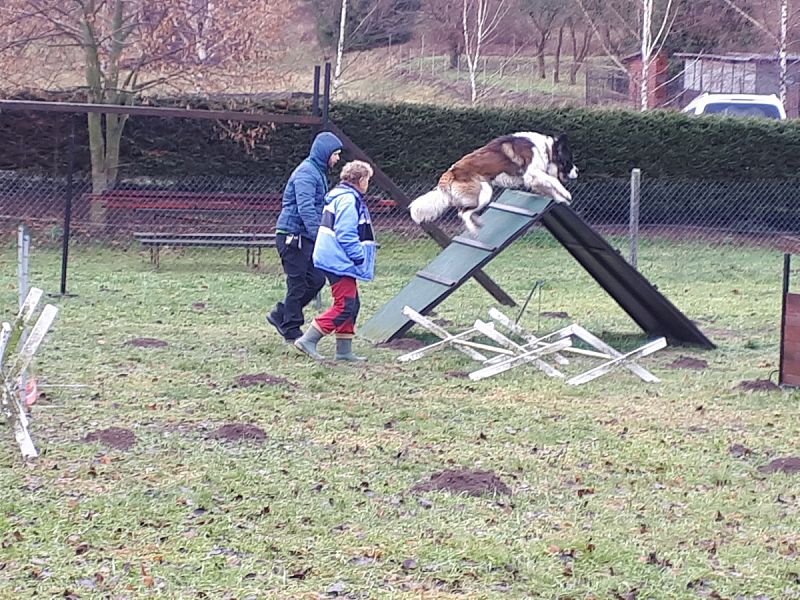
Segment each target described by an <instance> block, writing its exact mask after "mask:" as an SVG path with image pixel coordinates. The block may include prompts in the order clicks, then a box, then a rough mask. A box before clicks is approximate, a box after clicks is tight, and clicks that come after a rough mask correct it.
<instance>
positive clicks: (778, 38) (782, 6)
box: [722, 0, 790, 107]
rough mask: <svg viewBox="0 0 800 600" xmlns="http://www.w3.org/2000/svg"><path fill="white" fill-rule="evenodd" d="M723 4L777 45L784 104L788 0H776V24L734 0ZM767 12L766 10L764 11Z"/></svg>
mask: <svg viewBox="0 0 800 600" xmlns="http://www.w3.org/2000/svg"><path fill="white" fill-rule="evenodd" d="M722 2H723V3H724V4H725V6H727V7H729V8H732V9H733V10H734V11H735V12H736V13H737V14H739V15H740V16H741V17H743V18H744V19H745V20H746V21H747V22H749V23H751V24H752V25H754V26H755V27H756V29H758V30H759V31H761V32H762V33H764V34H765V35H766V37H767V39H768V40H770V42H771V43H772V44H774V45H775V46H776V47H777V50H778V95H779V97H780V99H781V103H783V105H784V107H785V106H786V95H787V94H786V92H787V88H788V64H787V63H788V61H787V48H788V32H789V18H790V15H789V0H778V11H777V12H778V18H777V23H776V26H771V25H770V24H769V16H770V15H769V14H764V15H763V16H762V17H761V18H760V19H759V18H757V17H756V15H755V14H754V13H753V12H751V11H747V10H745V9H744V8H743V7H742V6H741V5H740V4H738V3H736V2H734V0H722ZM764 12H765V13H768V11H764Z"/></svg>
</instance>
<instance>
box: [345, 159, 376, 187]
mask: <svg viewBox="0 0 800 600" xmlns="http://www.w3.org/2000/svg"><path fill="white" fill-rule="evenodd" d="M372 174H373V170H372V167H371V166H370V165H369V163H366V162H364V161H363V160H351V161H350V162H349V163H347V164H346V165H345V166H343V167H342V174H341V175H340V176H339V178H340V179H341V180H342V181H344V182H346V183H352V184H357V183H358V182H359V181H361V180H362V179H364V177H367V178H371V177H372Z"/></svg>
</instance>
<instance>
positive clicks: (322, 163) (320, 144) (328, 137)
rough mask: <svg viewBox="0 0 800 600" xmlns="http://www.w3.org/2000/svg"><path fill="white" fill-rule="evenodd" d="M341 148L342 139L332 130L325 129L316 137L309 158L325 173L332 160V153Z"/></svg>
mask: <svg viewBox="0 0 800 600" xmlns="http://www.w3.org/2000/svg"><path fill="white" fill-rule="evenodd" d="M341 149H342V141H341V140H340V139H339V138H338V137H336V136H335V135H333V134H332V133H331V132H330V131H323V132H322V133H320V134H317V137H315V138H314V143H313V144H311V152H309V153H308V158H309V159H310V160H311V162H313V163H314V164H315V165H316V166H317V168H319V169H320V170H321V171H322V172H323V173H325V171H327V169H328V160H330V158H331V154H333V153H334V152H336V151H337V150H341Z"/></svg>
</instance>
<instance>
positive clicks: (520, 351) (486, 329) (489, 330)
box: [475, 320, 564, 377]
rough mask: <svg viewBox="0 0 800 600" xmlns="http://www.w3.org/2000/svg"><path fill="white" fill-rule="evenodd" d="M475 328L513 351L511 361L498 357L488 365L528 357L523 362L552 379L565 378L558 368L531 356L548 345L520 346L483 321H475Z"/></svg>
mask: <svg viewBox="0 0 800 600" xmlns="http://www.w3.org/2000/svg"><path fill="white" fill-rule="evenodd" d="M475 328H476V329H477V330H478V331H480V332H481V333H482V334H483V335H485V336H486V337H488V338H489V339H491V340H493V341H495V342H497V343H498V344H500V345H501V346H505V347H506V348H509V349H510V350H512V351H513V357H512V358H510V359H507V358H502V357H498V358H495V359H493V360H490V361H488V364H500V363H505V362H506V361H507V360H513V359H514V358H518V357H520V356H526V357H527V358H525V359H524V360H522V362H532V363H534V364H535V365H536V366H537V367H538V368H539V370H541V371H544V372H545V373H546V374H547V375H549V376H550V377H563V376H564V375H563V374H562V373H561V372H560V371H559V370H558V369H556V368H554V367H552V366H550V365H549V364H547V363H546V362H544V361H543V360H542V359H540V358H539V356H538V355H537V354H529V353H530V351H532V350H537V349H539V348H542V347H545V346H546V344H536V345H533V347H525V346H522V345H520V344H517V343H516V342H515V341H514V340H512V339H510V338H507V337H506V336H504V335H503V334H502V333H500V332H499V331H497V330H495V328H494V327H493V326H492V325H491V324H490V323H484V322H483V321H481V320H477V321H475Z"/></svg>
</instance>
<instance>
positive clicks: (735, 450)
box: [728, 444, 753, 458]
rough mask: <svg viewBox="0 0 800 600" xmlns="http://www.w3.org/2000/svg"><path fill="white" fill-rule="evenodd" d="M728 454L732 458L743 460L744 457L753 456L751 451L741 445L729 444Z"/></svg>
mask: <svg viewBox="0 0 800 600" xmlns="http://www.w3.org/2000/svg"><path fill="white" fill-rule="evenodd" d="M728 452H730V453H731V456H733V457H734V458H744V457H745V456H750V455H751V454H753V451H752V450H751V449H750V448H748V447H747V446H743V445H742V444H731V445H730V447H729V448H728Z"/></svg>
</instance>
